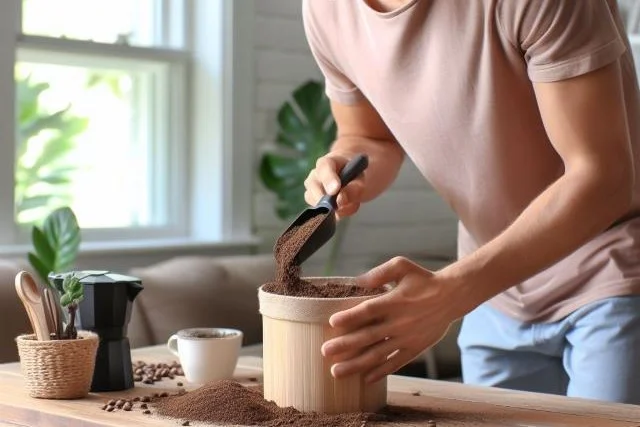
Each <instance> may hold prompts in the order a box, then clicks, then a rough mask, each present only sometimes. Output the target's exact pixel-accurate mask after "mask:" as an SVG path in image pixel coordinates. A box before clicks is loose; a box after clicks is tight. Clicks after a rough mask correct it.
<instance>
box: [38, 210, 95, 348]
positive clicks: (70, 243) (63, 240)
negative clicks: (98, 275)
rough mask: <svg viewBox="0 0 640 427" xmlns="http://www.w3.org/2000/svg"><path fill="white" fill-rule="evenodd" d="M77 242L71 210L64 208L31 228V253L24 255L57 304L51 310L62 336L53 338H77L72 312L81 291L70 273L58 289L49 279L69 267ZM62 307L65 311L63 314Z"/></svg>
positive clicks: (78, 283)
mask: <svg viewBox="0 0 640 427" xmlns="http://www.w3.org/2000/svg"><path fill="white" fill-rule="evenodd" d="M80 241H81V235H80V227H79V226H78V221H77V219H76V216H75V214H74V213H73V210H72V209H71V208H69V207H66V206H65V207H61V208H58V209H56V210H54V211H53V212H51V213H50V214H49V215H47V216H46V217H45V219H44V223H43V225H42V227H38V226H37V225H33V226H32V230H31V243H32V245H33V251H32V252H29V254H28V259H29V263H30V264H31V266H32V267H33V269H34V270H35V271H36V273H37V274H38V276H39V278H40V279H41V281H42V283H44V284H45V286H48V287H49V288H50V289H51V290H52V291H53V295H54V300H55V301H56V304H57V307H55V309H56V310H57V312H58V315H59V316H60V318H61V319H64V320H65V322H66V326H65V328H64V330H63V331H62V335H61V336H59V337H56V338H57V339H75V338H77V331H76V327H75V320H76V311H77V308H78V304H79V303H80V301H82V298H83V297H84V290H83V287H82V284H81V283H80V280H79V279H78V278H77V277H75V275H74V274H69V275H67V276H65V278H64V280H63V281H62V284H61V285H59V286H56V285H54V284H53V283H52V282H51V281H50V280H49V274H50V273H62V272H65V271H67V270H70V269H71V268H72V267H73V264H74V263H75V261H76V257H77V255H78V251H79V250H80ZM63 307H64V308H66V309H67V313H66V314H65V312H64V310H63V309H62V308H63Z"/></svg>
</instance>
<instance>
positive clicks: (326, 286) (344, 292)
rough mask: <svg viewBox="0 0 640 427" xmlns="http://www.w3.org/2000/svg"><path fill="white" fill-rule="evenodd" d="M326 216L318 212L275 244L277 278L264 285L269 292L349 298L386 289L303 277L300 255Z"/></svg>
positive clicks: (313, 296) (311, 296)
mask: <svg viewBox="0 0 640 427" xmlns="http://www.w3.org/2000/svg"><path fill="white" fill-rule="evenodd" d="M326 217H327V215H326V214H318V215H315V216H313V217H311V218H309V219H308V220H307V221H305V222H304V223H302V224H300V225H296V226H294V227H291V229H290V230H288V231H286V232H285V233H284V234H283V235H282V236H281V237H280V238H279V239H278V241H277V242H276V245H275V248H274V255H275V259H276V276H275V281H273V282H271V283H267V284H266V285H265V286H264V288H263V289H264V290H265V291H266V292H270V293H274V294H278V295H287V296H297V297H309V298H346V297H355V296H369V295H378V294H380V293H382V290H381V289H365V288H361V287H359V286H354V285H343V284H339V283H329V282H326V283H320V284H312V283H311V282H309V281H307V280H304V279H302V278H300V273H301V268H300V264H299V263H298V261H297V260H296V255H297V254H298V252H300V249H301V248H302V246H303V245H304V244H305V242H306V241H307V239H309V237H310V236H311V234H313V232H314V231H315V230H316V229H317V228H318V226H319V225H320V223H321V222H322V221H323V220H324V219H325V218H326Z"/></svg>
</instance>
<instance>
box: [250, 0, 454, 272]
mask: <svg viewBox="0 0 640 427" xmlns="http://www.w3.org/2000/svg"><path fill="white" fill-rule="evenodd" d="M255 3H256V17H255V30H254V34H255V48H256V52H255V67H256V90H255V93H256V99H255V111H254V114H255V116H254V119H255V120H254V123H255V129H254V136H255V145H256V153H257V158H258V159H259V156H260V153H261V152H262V151H263V150H264V149H265V147H269V146H270V144H272V141H273V139H274V137H275V134H276V123H275V116H276V112H277V109H278V108H279V106H280V105H281V104H282V102H283V101H285V100H286V99H287V98H288V97H289V95H290V93H291V91H292V90H293V89H294V88H295V87H296V86H297V85H298V84H300V83H302V82H304V81H306V80H307V79H309V78H316V79H320V76H321V75H320V72H319V70H318V68H317V67H316V65H315V62H314V61H313V58H312V57H311V54H310V53H309V50H308V46H307V42H306V39H305V36H304V31H303V28H302V20H301V16H300V15H301V1H300V0H256V1H255ZM256 181H258V180H256ZM255 189H256V191H255V195H254V206H255V212H254V223H255V227H256V233H257V234H258V235H259V236H260V237H262V239H263V245H262V247H261V251H267V252H268V251H271V250H272V247H273V243H274V241H275V239H276V238H277V236H278V235H279V234H280V233H281V232H282V231H283V229H284V228H285V227H286V226H287V223H284V222H282V221H280V220H279V219H278V218H277V217H276V216H275V213H274V211H273V200H274V199H275V198H274V196H273V195H272V194H271V193H270V192H268V191H267V190H266V189H264V187H263V186H262V185H261V184H260V183H259V182H257V183H256V186H255ZM327 249H328V248H327V247H325V248H324V249H323V250H322V251H320V252H318V254H317V255H315V256H314V257H313V258H312V259H310V262H309V264H310V265H309V266H308V267H307V269H306V273H308V274H313V273H315V272H320V271H321V270H320V265H321V264H322V261H323V257H324V256H326V253H327ZM398 254H405V255H415V256H422V257H423V258H426V257H427V256H433V257H441V258H446V257H450V256H454V254H455V219H454V217H453V215H452V213H451V212H450V210H449V208H448V207H447V206H446V205H445V204H444V203H443V202H442V201H441V200H440V198H439V197H438V196H437V195H436V194H434V193H433V191H432V190H431V189H430V187H429V186H428V185H427V184H426V182H425V181H424V179H423V178H422V176H421V175H420V174H419V173H418V172H417V171H416V169H415V168H414V167H413V165H411V164H410V163H409V161H407V163H406V165H405V166H404V167H403V169H402V172H401V174H400V176H399V178H398V180H397V182H396V183H395V184H394V185H393V187H392V188H391V189H390V190H389V191H388V192H387V193H386V194H384V195H383V196H381V197H380V198H379V200H376V201H374V202H372V203H370V204H368V205H367V206H364V207H363V208H362V209H361V211H360V212H359V213H358V215H357V216H356V217H355V218H354V219H353V220H352V221H351V223H350V225H349V228H348V231H347V237H346V239H345V242H344V245H343V250H342V257H341V260H342V262H341V265H340V266H339V270H338V273H340V274H348V275H352V274H357V273H359V272H361V271H364V270H365V269H368V268H370V267H372V266H373V265H375V263H377V262H380V261H381V260H384V259H387V258H389V257H391V256H394V255H398ZM416 259H417V260H418V261H421V262H423V263H425V264H426V265H429V266H433V267H436V266H437V265H439V264H441V263H437V262H436V261H429V260H427V259H419V258H416Z"/></svg>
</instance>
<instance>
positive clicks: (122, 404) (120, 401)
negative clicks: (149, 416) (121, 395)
mask: <svg viewBox="0 0 640 427" xmlns="http://www.w3.org/2000/svg"><path fill="white" fill-rule="evenodd" d="M123 406H124V400H122V399H120V400H118V401H117V402H116V407H118V409H120V408H122V407H123Z"/></svg>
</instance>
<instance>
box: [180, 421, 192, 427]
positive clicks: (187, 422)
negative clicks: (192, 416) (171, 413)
mask: <svg viewBox="0 0 640 427" xmlns="http://www.w3.org/2000/svg"><path fill="white" fill-rule="evenodd" d="M182 425H183V426H188V425H191V424H189V421H185V422H183V423H182Z"/></svg>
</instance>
